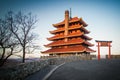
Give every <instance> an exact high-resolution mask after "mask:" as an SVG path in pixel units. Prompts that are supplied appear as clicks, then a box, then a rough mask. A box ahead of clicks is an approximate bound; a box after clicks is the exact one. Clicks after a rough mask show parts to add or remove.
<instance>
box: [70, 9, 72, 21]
mask: <svg viewBox="0 0 120 80" xmlns="http://www.w3.org/2000/svg"><path fill="white" fill-rule="evenodd" d="M71 18H72V11H71V8H70V19H71Z"/></svg>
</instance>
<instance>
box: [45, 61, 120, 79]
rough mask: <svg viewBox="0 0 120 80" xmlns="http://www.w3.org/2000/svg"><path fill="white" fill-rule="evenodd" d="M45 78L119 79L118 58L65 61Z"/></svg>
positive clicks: (119, 63)
mask: <svg viewBox="0 0 120 80" xmlns="http://www.w3.org/2000/svg"><path fill="white" fill-rule="evenodd" d="M47 80H120V60H100V61H97V60H91V61H76V62H71V63H66V64H64V65H63V66H61V67H59V68H58V69H57V70H56V71H55V72H53V74H52V75H51V76H50V77H49V78H48V79H47Z"/></svg>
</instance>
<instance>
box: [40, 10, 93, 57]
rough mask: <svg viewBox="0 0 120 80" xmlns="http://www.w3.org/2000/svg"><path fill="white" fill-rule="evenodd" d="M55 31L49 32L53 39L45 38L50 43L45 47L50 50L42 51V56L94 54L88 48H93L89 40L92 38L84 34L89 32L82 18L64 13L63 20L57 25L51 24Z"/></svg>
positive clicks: (67, 12)
mask: <svg viewBox="0 0 120 80" xmlns="http://www.w3.org/2000/svg"><path fill="white" fill-rule="evenodd" d="M53 26H54V27H55V28H56V30H53V31H50V33H51V34H53V35H54V36H53V37H50V38H47V39H48V40H49V41H52V42H51V43H49V44H47V45H45V47H49V48H50V49H48V50H46V51H43V52H42V53H43V54H49V55H58V56H69V55H76V54H77V55H79V54H90V53H91V52H95V51H94V50H92V49H90V48H89V47H92V46H94V45H93V44H91V43H90V42H88V41H89V40H91V39H92V38H90V37H88V36H87V35H86V34H89V33H90V32H89V31H88V30H87V29H86V28H85V27H87V24H86V23H85V22H84V21H83V19H82V18H78V17H73V18H71V17H70V16H69V11H68V10H66V11H65V19H64V20H63V21H62V22H60V23H57V24H53Z"/></svg>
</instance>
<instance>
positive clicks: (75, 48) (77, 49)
mask: <svg viewBox="0 0 120 80" xmlns="http://www.w3.org/2000/svg"><path fill="white" fill-rule="evenodd" d="M74 52H95V51H94V50H92V49H90V48H87V47H85V46H82V45H79V46H73V47H67V48H52V49H49V50H47V51H44V52H42V53H49V54H50V53H74Z"/></svg>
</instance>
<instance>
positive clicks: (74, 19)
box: [53, 17, 87, 27]
mask: <svg viewBox="0 0 120 80" xmlns="http://www.w3.org/2000/svg"><path fill="white" fill-rule="evenodd" d="M77 21H79V22H80V23H82V24H83V26H84V27H86V26H87V24H86V23H85V22H84V21H83V20H82V18H78V17H73V18H71V19H70V20H69V23H72V22H77ZM64 24H65V20H64V21H62V22H60V23H57V24H53V26H54V27H58V26H59V25H64Z"/></svg>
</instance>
